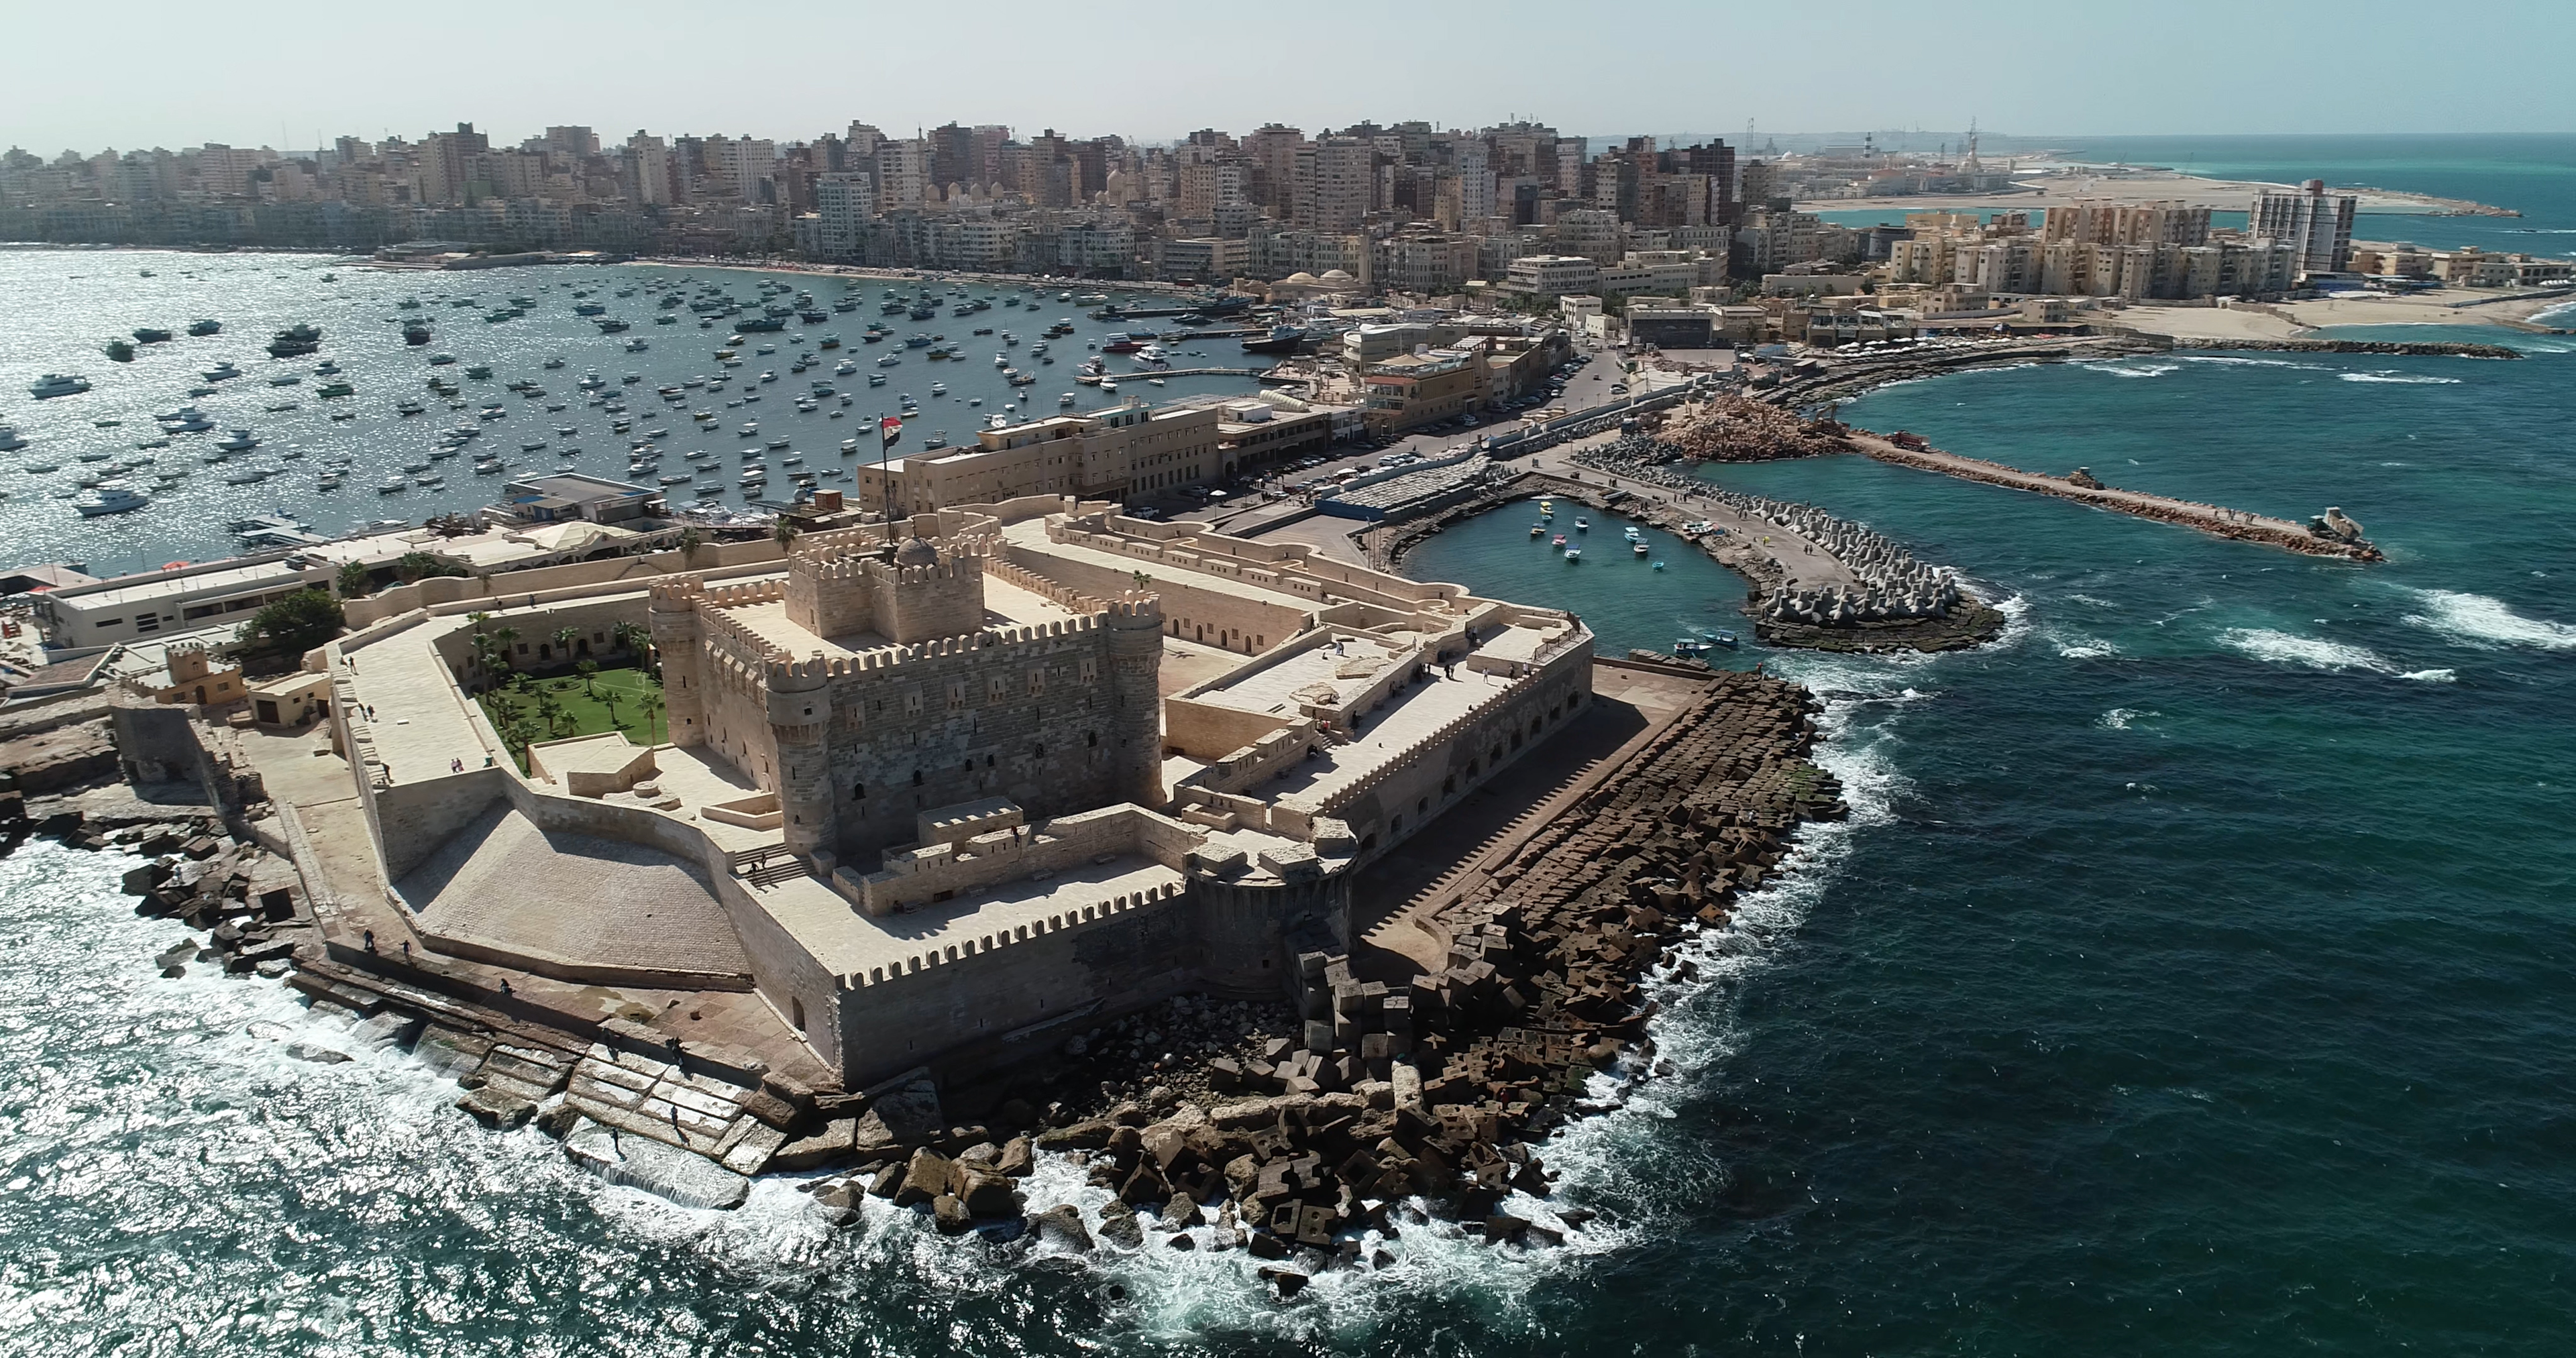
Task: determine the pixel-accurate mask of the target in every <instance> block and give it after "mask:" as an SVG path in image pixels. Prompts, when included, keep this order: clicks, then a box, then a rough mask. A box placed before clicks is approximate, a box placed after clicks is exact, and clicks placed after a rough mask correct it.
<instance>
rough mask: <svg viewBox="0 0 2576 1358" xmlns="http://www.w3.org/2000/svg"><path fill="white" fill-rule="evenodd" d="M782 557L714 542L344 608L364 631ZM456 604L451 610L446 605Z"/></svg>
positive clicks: (741, 568)
mask: <svg viewBox="0 0 2576 1358" xmlns="http://www.w3.org/2000/svg"><path fill="white" fill-rule="evenodd" d="M782 555H783V554H782V553H781V552H780V551H779V550H778V544H777V543H775V542H772V541H770V540H769V539H767V538H763V539H761V540H759V541H757V542H710V543H705V544H703V545H701V546H700V547H699V548H698V550H697V552H696V554H695V555H693V556H691V557H689V558H687V559H686V560H683V559H682V558H681V556H680V554H679V553H678V552H676V551H669V552H651V553H647V554H646V555H643V556H621V557H615V558H611V559H608V560H603V561H576V562H573V563H571V564H569V565H562V566H539V567H537V568H535V569H532V570H524V571H502V572H500V573H498V574H495V575H479V576H435V577H432V578H430V579H427V580H419V581H414V582H413V583H411V584H408V585H393V586H389V587H387V588H385V589H382V590H378V591H377V592H376V593H374V594H370V595H368V596H367V597H366V598H363V599H351V600H348V601H347V602H345V603H343V604H342V605H341V611H342V612H343V613H344V614H345V615H346V616H347V618H348V623H349V626H351V627H353V628H363V627H366V626H368V625H370V624H372V623H377V622H381V621H383V620H384V619H386V618H390V617H394V616H396V615H398V614H402V613H408V612H410V611H412V610H414V609H435V610H438V611H442V612H446V611H453V612H465V611H470V610H472V609H477V608H492V609H497V608H502V607H516V606H519V605H522V604H524V603H526V602H527V600H528V597H529V596H530V595H534V596H536V601H537V602H538V603H546V602H549V601H551V600H553V599H556V598H560V597H564V596H565V595H566V594H567V593H568V592H569V593H571V594H573V595H576V596H577V595H578V594H581V593H592V592H615V591H618V590H623V589H641V588H643V587H644V586H645V585H646V584H647V583H649V582H650V581H652V580H654V579H656V578H658V577H661V576H664V575H670V574H674V573H678V572H682V571H697V572H700V573H702V574H706V575H708V576H711V577H716V578H721V577H723V576H726V575H732V574H738V573H744V572H753V571H758V570H761V569H762V568H764V567H766V568H769V569H773V570H774V569H776V567H777V563H778V561H779V560H780V558H781V556H782ZM449 605H452V606H453V607H452V608H450V607H444V606H449Z"/></svg>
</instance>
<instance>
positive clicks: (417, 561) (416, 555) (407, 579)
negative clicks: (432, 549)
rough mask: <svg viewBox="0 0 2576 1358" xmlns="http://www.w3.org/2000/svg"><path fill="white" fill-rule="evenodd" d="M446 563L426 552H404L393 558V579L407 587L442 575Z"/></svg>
mask: <svg viewBox="0 0 2576 1358" xmlns="http://www.w3.org/2000/svg"><path fill="white" fill-rule="evenodd" d="M446 569H447V563H445V562H443V561H441V560H439V559H438V558H437V557H434V556H431V555H430V554H429V553H427V552H405V553H403V554H402V555H401V556H398V557H396V558H394V578H395V579H397V580H400V581H402V582H403V583H404V584H406V585H408V584H410V583H412V582H413V581H415V580H421V579H426V578H427V577H429V576H433V575H438V574H442V573H444V572H445V571H446Z"/></svg>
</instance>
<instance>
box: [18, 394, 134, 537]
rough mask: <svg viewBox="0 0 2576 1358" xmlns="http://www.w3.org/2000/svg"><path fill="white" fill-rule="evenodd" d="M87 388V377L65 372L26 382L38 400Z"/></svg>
mask: <svg viewBox="0 0 2576 1358" xmlns="http://www.w3.org/2000/svg"><path fill="white" fill-rule="evenodd" d="M87 390H89V379H88V378H86V377H77V376H72V375H70V374H66V373H47V374H45V375H44V376H42V377H39V378H37V379H36V380H35V381H33V382H30V383H28V384H27V394H28V395H30V396H33V397H35V398H36V399H37V400H39V401H42V400H46V399H49V398H51V397H55V396H78V395H79V394H81V393H82V392H84V391H87ZM109 512H116V511H109Z"/></svg>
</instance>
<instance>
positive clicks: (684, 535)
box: [680, 527, 705, 566]
mask: <svg viewBox="0 0 2576 1358" xmlns="http://www.w3.org/2000/svg"><path fill="white" fill-rule="evenodd" d="M703 541H705V539H704V538H702V537H700V536H699V534H698V530H697V529H696V528H695V527H689V528H683V529H681V530H680V564H681V565H683V566H687V565H693V564H695V563H696V561H697V559H698V544H700V543H701V542H703Z"/></svg>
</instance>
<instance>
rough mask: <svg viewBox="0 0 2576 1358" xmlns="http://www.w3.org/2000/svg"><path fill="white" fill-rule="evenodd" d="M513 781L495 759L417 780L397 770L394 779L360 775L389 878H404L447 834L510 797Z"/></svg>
mask: <svg viewBox="0 0 2576 1358" xmlns="http://www.w3.org/2000/svg"><path fill="white" fill-rule="evenodd" d="M512 781H513V779H512V778H511V776H510V774H509V773H508V772H506V771H504V770H503V769H502V768H501V767H500V766H499V765H498V764H497V763H496V764H495V765H494V766H493V767H491V768H481V769H468V770H466V771H465V772H463V773H449V772H447V771H446V770H444V769H441V770H440V771H439V772H438V774H437V775H436V776H435V777H423V778H417V779H408V778H404V777H402V776H401V771H400V770H396V776H395V778H394V779H393V781H391V782H390V783H388V782H385V781H383V780H381V779H368V778H361V779H359V780H358V782H359V788H360V791H361V793H362V795H365V796H366V797H367V799H368V807H369V815H368V820H369V821H370V822H371V823H372V824H373V825H374V826H375V830H376V851H377V853H378V855H379V856H380V857H381V858H382V859H383V862H384V872H385V878H386V880H387V881H388V882H398V881H401V880H402V879H403V877H404V876H406V875H407V874H409V873H410V872H411V870H412V869H413V868H416V867H419V866H420V864H421V861H422V860H423V859H426V858H428V857H429V856H430V855H431V854H432V853H435V852H436V851H437V850H438V846H439V845H441V844H444V843H446V842H447V840H448V838H449V836H451V835H454V834H455V833H456V832H457V830H459V829H460V828H462V827H463V826H465V825H467V824H469V823H471V822H472V821H473V819H474V818H475V817H476V816H479V815H481V814H483V808H485V807H487V806H489V805H491V804H492V802H493V800H494V799H495V798H498V797H504V796H507V795H508V794H509V787H510V784H511V783H512Z"/></svg>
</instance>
